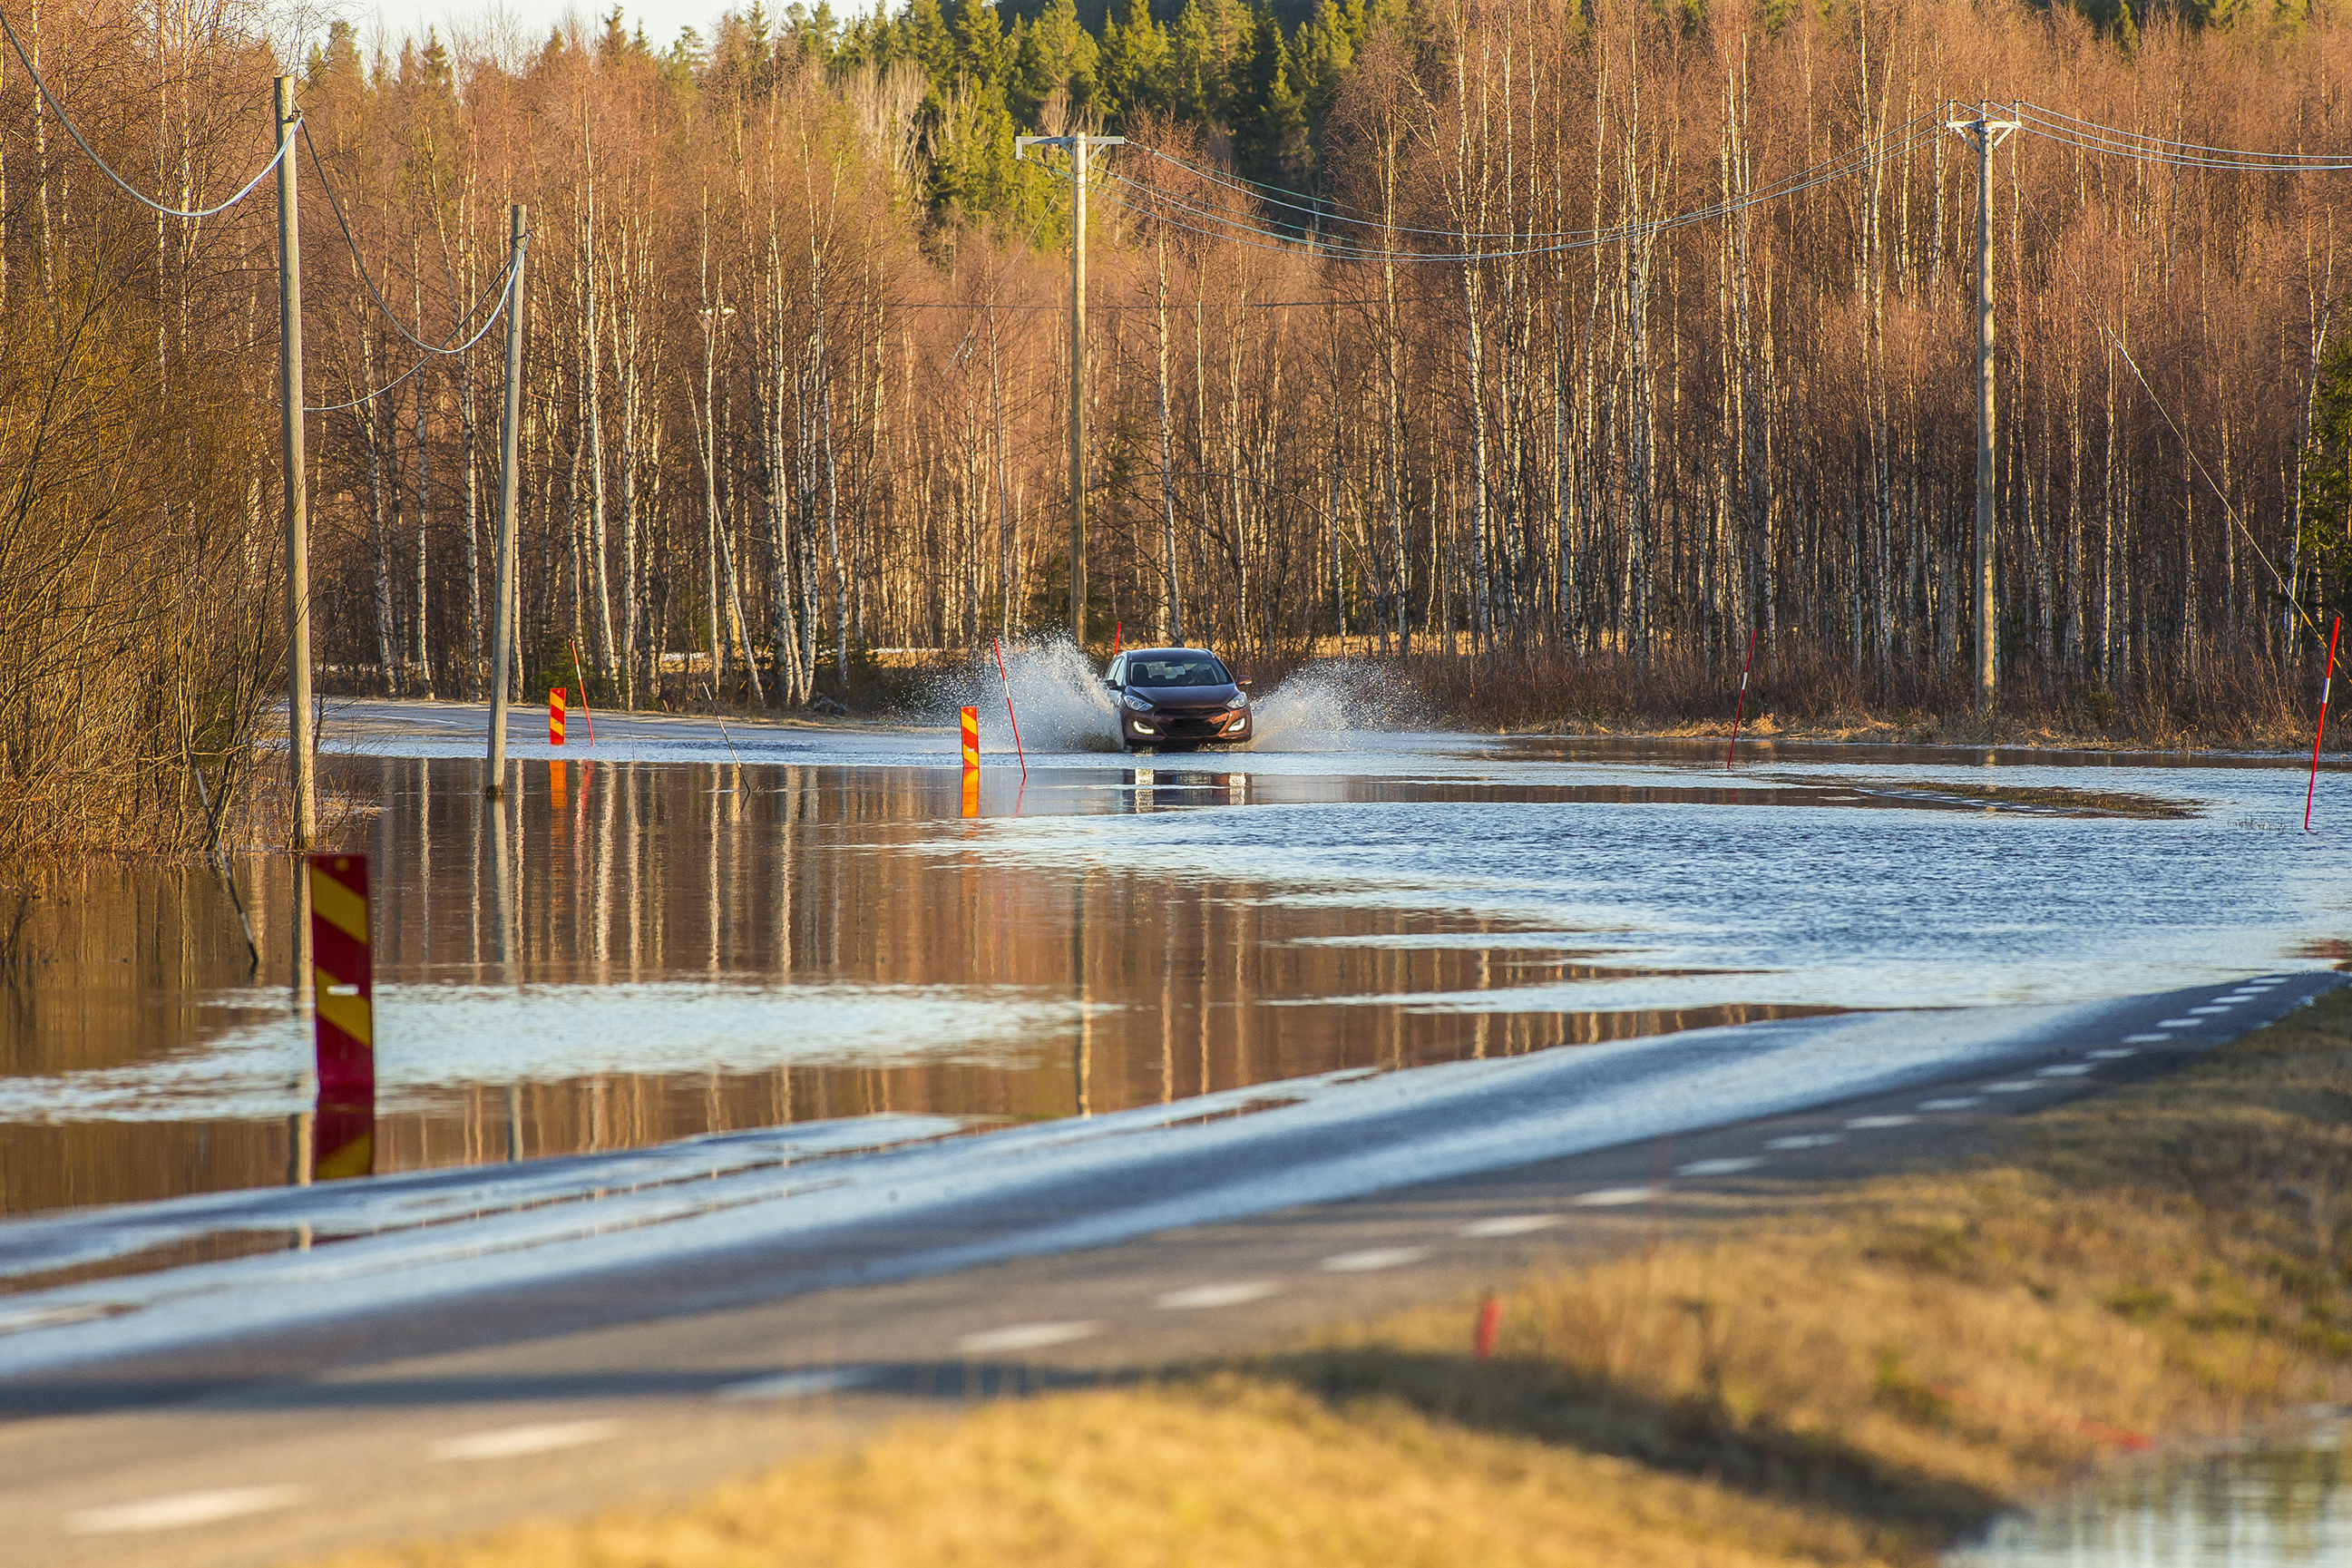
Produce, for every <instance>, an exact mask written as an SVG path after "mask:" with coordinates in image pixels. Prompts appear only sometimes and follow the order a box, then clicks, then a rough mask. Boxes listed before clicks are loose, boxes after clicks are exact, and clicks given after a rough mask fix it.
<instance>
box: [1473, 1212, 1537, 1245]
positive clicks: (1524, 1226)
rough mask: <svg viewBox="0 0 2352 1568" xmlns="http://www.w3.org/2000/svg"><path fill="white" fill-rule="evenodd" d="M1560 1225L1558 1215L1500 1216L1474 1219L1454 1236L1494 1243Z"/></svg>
mask: <svg viewBox="0 0 2352 1568" xmlns="http://www.w3.org/2000/svg"><path fill="white" fill-rule="evenodd" d="M1558 1224H1559V1215H1557V1214H1498V1215H1496V1217H1495V1218H1492V1219H1474V1220H1472V1221H1471V1222H1470V1223H1469V1224H1467V1225H1465V1226H1464V1227H1462V1228H1460V1229H1459V1230H1456V1231H1455V1232H1454V1235H1456V1236H1459V1237H1462V1238H1463V1239H1465V1240H1470V1241H1492V1240H1494V1239H1496V1238H1497V1237H1501V1236H1525V1235H1527V1234H1528V1232H1529V1231H1531V1230H1549V1229H1550V1228H1552V1227H1553V1226H1555V1225H1558Z"/></svg>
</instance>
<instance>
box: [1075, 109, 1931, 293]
mask: <svg viewBox="0 0 2352 1568" xmlns="http://www.w3.org/2000/svg"><path fill="white" fill-rule="evenodd" d="M1921 118H1922V119H1924V118H1925V117H1921ZM1938 133H1940V128H1936V129H1921V128H1920V120H1912V121H1910V122H1909V123H1908V124H1906V126H1905V127H1903V129H1902V131H1900V132H1898V133H1897V134H1898V135H1900V136H1901V137H1902V140H1900V141H1891V139H1890V141H1891V144H1890V141H1882V142H1881V143H1879V144H1878V145H1876V146H1872V145H1870V144H1867V143H1865V144H1864V146H1863V147H1861V148H1858V149H1857V150H1856V151H1855V152H1853V153H1851V154H1849V155H1847V156H1846V157H1844V158H1842V159H1839V160H1835V161H1832V162H1826V163H1819V164H1815V165H1813V166H1812V167H1811V168H1810V169H1806V170H1801V171H1800V172H1798V173H1796V174H1792V175H1790V176H1789V177H1788V178H1786V179H1784V180H1782V181H1780V182H1777V183H1774V184H1773V185H1770V186H1768V187H1766V188H1765V189H1763V190H1760V191H1755V192H1751V193H1748V194H1747V195H1745V196H1742V197H1739V198H1738V199H1735V200H1731V201H1726V202H1717V203H1714V204H1710V205H1708V206H1705V207H1701V208H1697V209H1696V210H1694V211H1691V212H1687V213H1678V214H1675V215H1673V216H1671V217H1666V218H1659V219H1654V220H1651V221H1649V222H1645V223H1638V224H1628V225H1622V226H1620V227H1618V228H1615V229H1603V230H1597V231H1591V232H1585V233H1580V234H1578V235H1576V236H1575V237H1574V238H1572V239H1567V240H1564V241H1562V242H1561V243H1559V244H1555V245H1545V246H1527V247H1523V248H1516V249H1498V250H1472V251H1450V252H1449V251H1417V250H1370V249H1366V248H1362V247H1360V246H1344V247H1343V246H1336V245H1333V244H1331V243H1329V242H1328V241H1324V242H1321V243H1319V244H1318V242H1316V241H1314V240H1312V239H1307V238H1302V237H1299V236H1294V235H1284V234H1281V233H1279V232H1277V231H1276V230H1273V229H1267V228H1263V227H1260V226H1258V225H1254V224H1252V223H1250V222H1248V221H1247V220H1246V219H1244V218H1241V217H1236V216H1234V215H1233V214H1228V213H1225V212H1223V211H1220V210H1217V209H1214V208H1204V207H1201V206H1198V205H1196V204H1191V203H1187V202H1184V201H1182V200H1181V198H1178V197H1174V196H1171V195H1169V194H1167V193H1160V192H1154V191H1152V190H1151V189H1150V187H1148V186H1145V185H1143V184H1141V183H1139V182H1137V181H1134V180H1131V179H1129V178H1128V177H1127V176H1125V175H1122V174H1113V175H1111V176H1110V179H1111V180H1112V181H1113V182H1114V183H1117V184H1121V185H1126V186H1128V187H1129V188H1131V189H1134V190H1137V191H1141V192H1144V193H1146V195H1147V197H1148V198H1149V204H1138V203H1136V202H1134V201H1130V200H1129V199H1127V198H1126V197H1124V196H1121V195H1119V194H1118V193H1116V192H1113V193H1111V199H1112V200H1113V201H1115V202H1117V203H1118V204H1119V205H1120V206H1121V207H1124V208H1126V209H1127V210H1128V211H1129V212H1133V213H1136V214H1139V215H1140V216H1145V217H1150V218H1153V219H1155V220H1156V221H1158V222H1160V223H1165V224H1167V225H1170V226H1171V227H1172V228H1177V229H1181V230H1183V231H1184V232H1186V233H1188V234H1195V235H1201V236H1202V237H1203V238H1208V239H1217V240H1223V241H1226V242H1227V243H1230V244H1235V245H1243V246H1250V247H1251V248H1253V249H1257V250H1270V251H1277V252H1282V253H1286V254H1294V255H1295V254H1297V253H1298V252H1300V251H1302V250H1305V251H1309V252H1317V251H1319V252H1320V253H1321V254H1322V255H1324V256H1328V257H1329V258H1330V259H1333V260H1339V261H1402V262H1437V263H1448V264H1456V263H1465V262H1473V261H1507V260H1523V259H1528V258H1532V257H1538V256H1557V255H1561V254H1566V253H1570V252H1574V251H1581V250H1590V249H1593V248H1595V247H1597V246H1604V245H1612V244H1617V243H1620V242H1622V241H1626V240H1632V239H1637V238H1648V237H1653V236H1654V235H1662V234H1667V233H1671V232H1672V231H1674V230H1675V229H1678V228H1684V227H1687V226H1689V225H1693V224H1701V223H1714V222H1717V221H1718V220H1720V219H1723V218H1727V217H1732V216H1736V215H1737V214H1739V213H1742V212H1745V211H1747V210H1748V209H1749V208H1752V207H1756V206H1760V205H1762V204H1766V203H1768V202H1776V201H1782V200H1785V199H1787V198H1789V197H1790V196H1797V195H1802V194H1804V193H1806V192H1809V191H1812V190H1816V189H1818V188H1820V187H1821V186H1822V185H1825V184H1829V183H1832V182H1834V181H1838V180H1842V179H1844V178H1846V177H1847V176H1849V175H1852V174H1857V173H1861V172H1865V171H1867V170H1869V169H1871V168H1873V167H1875V166H1876V165H1877V164H1879V163H1883V162H1887V161H1889V160H1891V159H1894V158H1898V157H1901V156H1902V155H1903V154H1904V153H1906V152H1909V151H1910V150H1911V149H1912V148H1914V147H1916V146H1919V145H1921V144H1923V143H1924V142H1925V141H1927V140H1929V139H1930V138H1931V137H1933V136H1934V135H1937V134H1938ZM1181 166H1182V167H1187V168H1189V167H1190V165H1181ZM1195 172H1198V171H1195ZM1058 177H1060V178H1065V179H1066V178H1067V177H1068V176H1066V175H1060V176H1058ZM1160 204H1173V205H1175V206H1176V207H1177V208H1178V209H1179V210H1180V211H1182V212H1185V213H1187V214H1190V215H1192V216H1194V217H1197V218H1201V219H1203V220H1205V221H1208V222H1212V223H1217V224H1222V225H1225V227H1224V229H1223V230H1215V229H1207V228H1202V227H1200V226H1198V225H1193V224H1187V223H1183V222H1181V221H1179V220H1177V219H1174V218H1171V217H1169V216H1168V215H1167V214H1165V213H1163V212H1160V211H1159V210H1158V208H1159V206H1160ZM1244 236H1246V237H1244Z"/></svg>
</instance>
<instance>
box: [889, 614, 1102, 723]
mask: <svg viewBox="0 0 2352 1568" xmlns="http://www.w3.org/2000/svg"><path fill="white" fill-rule="evenodd" d="M1008 688H1009V689H1010V691H1011V693H1012V696H1013V712H1014V713H1015V714H1016V715H1017V716H1018V717H1019V720H1020V724H1021V741H1022V744H1023V745H1024V747H1027V749H1029V750H1031V751H1033V752H1052V751H1116V750H1118V713H1117V710H1116V709H1114V708H1113V707H1112V706H1111V695H1110V692H1109V690H1108V688H1107V687H1105V686H1104V685H1103V678H1102V669H1101V667H1100V666H1099V665H1097V664H1096V663H1095V662H1094V661H1093V660H1092V659H1091V658H1089V657H1087V654H1086V653H1085V652H1084V651H1083V650H1081V649H1080V648H1079V647H1078V646H1077V645H1076V643H1072V642H1071V641H1070V639H1069V638H1068V637H1067V636H1060V637H1048V638H1043V639H1040V640H1038V641H1034V642H1022V643H1005V644H1004V674H1003V680H1002V681H1001V682H1000V680H999V679H998V676H997V669H996V655H995V653H993V652H992V650H990V649H989V648H988V647H986V646H985V645H983V646H982V648H981V650H980V652H979V655H978V656H977V657H976V658H975V659H974V660H973V661H972V662H971V664H969V665H967V666H965V667H964V668H963V669H961V670H957V671H953V672H950V674H946V675H944V676H942V677H941V678H940V683H939V685H937V686H935V687H934V688H933V689H932V693H931V705H932V711H930V712H928V713H926V714H925V715H924V717H926V718H927V719H929V721H930V722H932V723H934V724H943V725H953V724H954V723H955V721H956V710H957V709H958V708H961V707H976V708H978V709H979V710H980V748H981V749H982V751H1011V750H1012V749H1013V733H1012V730H1011V729H1010V728H1009V727H1007V725H1006V724H1005V721H1004V698H1005V693H1006V691H1007V689H1008Z"/></svg>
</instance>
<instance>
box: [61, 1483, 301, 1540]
mask: <svg viewBox="0 0 2352 1568" xmlns="http://www.w3.org/2000/svg"><path fill="white" fill-rule="evenodd" d="M301 1496H302V1489H301V1488H300V1487H215V1488H213V1489H211V1490H206V1491H180V1492H167V1493H165V1494H164V1495H163V1496H162V1497H148V1498H141V1499H140V1500H137V1501H136V1502H118V1503H112V1504H110V1505H108V1506H107V1507H104V1508H85V1509H82V1510H80V1511H78V1512H75V1513H69V1514H68V1515H66V1530H67V1531H68V1533H69V1534H73V1535H126V1534H130V1533H131V1532H133V1531H148V1530H184V1529H186V1528H188V1527H189V1526H191V1525H196V1524H216V1523H218V1522H219V1521H222V1520H227V1519H242V1518H244V1517H245V1516H246V1515H247V1514H248V1513H268V1512H270V1511H274V1510H277V1509H281V1508H291V1507H293V1506H294V1504H295V1503H296V1502H297V1501H299V1500H300V1499H301Z"/></svg>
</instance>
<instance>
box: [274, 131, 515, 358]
mask: <svg viewBox="0 0 2352 1568" xmlns="http://www.w3.org/2000/svg"><path fill="white" fill-rule="evenodd" d="M302 145H304V146H305V147H308V148H309V149H310V166H311V167H312V168H314V169H316V170H317V171H318V172H319V185H320V189H322V190H324V191H325V192H326V193H327V205H328V207H329V208H330V209H331V211H332V212H333V213H334V214H335V226H336V227H337V228H339V229H341V230H342V231H343V243H344V244H345V245H347V246H351V248H352V266H353V267H354V269H355V270H356V271H357V272H358V273H359V275H360V282H361V283H362V284H363V285H365V286H366V288H367V291H368V294H369V297H370V298H373V299H374V301H375V303H376V308H378V309H380V310H382V311H383V313H384V316H385V318H386V319H388V320H390V321H391V322H392V325H393V329H394V331H396V332H398V333H399V334H400V335H401V336H402V337H404V338H405V339H407V340H409V341H410V342H412V343H414V344H415V345H416V346H417V347H418V348H420V349H422V350H425V352H426V353H427V354H462V353H464V352H465V351H466V350H467V349H470V348H472V347H473V346H474V345H475V344H476V343H478V342H480V341H481V340H482V334H481V332H477V333H475V334H474V335H473V336H472V337H471V338H468V339H467V340H466V341H465V342H464V344H462V345H461V346H459V347H457V348H455V349H453V348H450V347H448V343H449V339H450V338H455V337H456V336H457V334H458V333H460V332H462V331H464V330H465V329H466V323H467V322H468V321H470V320H472V319H474V311H475V310H479V309H480V308H481V305H480V303H479V301H478V300H477V302H476V303H475V305H474V307H473V308H472V309H469V310H467V312H466V313H465V314H464V315H463V316H460V317H458V318H457V325H456V326H454V327H452V328H450V329H449V337H448V338H444V339H442V340H441V341H440V342H438V343H428V342H426V341H425V340H424V339H422V338H420V337H418V336H417V335H416V334H415V333H414V332H412V331H410V330H409V329H407V328H406V327H405V326H403V325H402V324H401V319H400V312H399V311H397V310H395V309H394V308H392V302H391V301H390V300H388V299H386V298H384V297H383V290H382V289H380V288H378V287H376V286H375V279H374V278H373V277H369V276H368V269H367V257H366V256H362V254H361V253H360V242H359V239H358V236H356V235H353V234H352V225H351V224H350V223H349V221H347V220H346V219H345V218H344V216H343V204H342V202H341V199H339V198H338V197H337V196H336V194H335V183H334V182H333V181H332V180H330V179H328V178H327V163H326V160H324V159H322V158H320V156H319V143H318V142H317V141H314V140H312V138H311V135H310V126H309V125H308V124H305V125H304V126H303V127H302ZM523 243H524V244H526V245H528V244H529V243H530V236H529V235H525V236H523ZM513 266H514V259H513V258H512V257H511V256H510V257H509V258H508V260H507V267H509V268H511V267H513ZM486 293H487V291H486ZM499 298H501V299H503V298H505V296H504V295H503V294H501V295H500V296H499ZM490 319H491V320H493V321H495V320H496V319H498V317H497V314H496V313H495V312H493V313H492V315H491V317H490ZM488 329H489V327H488V322H485V323H484V324H483V331H488ZM395 384H397V383H395Z"/></svg>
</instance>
